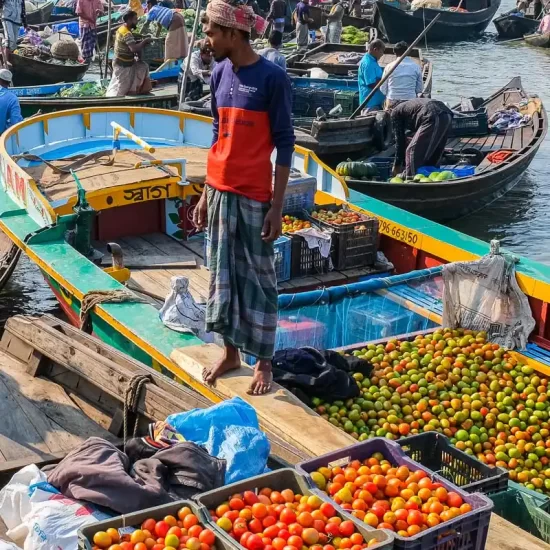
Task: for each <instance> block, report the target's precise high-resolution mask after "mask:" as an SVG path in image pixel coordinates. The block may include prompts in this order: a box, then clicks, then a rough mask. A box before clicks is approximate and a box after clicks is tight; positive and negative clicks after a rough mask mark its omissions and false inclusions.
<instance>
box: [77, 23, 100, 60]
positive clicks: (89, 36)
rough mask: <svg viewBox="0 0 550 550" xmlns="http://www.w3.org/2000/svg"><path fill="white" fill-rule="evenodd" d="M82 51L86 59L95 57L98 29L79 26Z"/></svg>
mask: <svg viewBox="0 0 550 550" xmlns="http://www.w3.org/2000/svg"><path fill="white" fill-rule="evenodd" d="M79 34H80V53H81V54H82V58H83V59H84V60H85V61H87V62H88V61H91V60H92V58H93V57H94V49H95V44H96V37H97V31H96V29H92V28H91V27H83V26H80V27H79Z"/></svg>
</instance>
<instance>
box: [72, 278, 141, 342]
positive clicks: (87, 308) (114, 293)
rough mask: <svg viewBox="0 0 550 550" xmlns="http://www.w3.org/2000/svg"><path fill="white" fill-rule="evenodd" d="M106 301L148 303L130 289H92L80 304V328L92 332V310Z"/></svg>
mask: <svg viewBox="0 0 550 550" xmlns="http://www.w3.org/2000/svg"><path fill="white" fill-rule="evenodd" d="M106 302H111V303H118V304H120V303H123V302H138V303H146V302H145V300H144V299H143V298H140V297H139V296H138V295H137V294H134V293H133V292H130V291H129V290H126V289H122V288H117V289H114V290H90V291H89V292H86V294H84V297H83V298H82V301H81V304H80V329H81V330H83V331H84V332H86V333H88V334H91V333H92V323H91V320H90V315H89V314H90V312H91V311H92V309H93V308H94V307H95V306H97V305H99V304H104V303H106Z"/></svg>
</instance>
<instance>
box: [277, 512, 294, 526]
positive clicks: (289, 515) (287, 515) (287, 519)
mask: <svg viewBox="0 0 550 550" xmlns="http://www.w3.org/2000/svg"><path fill="white" fill-rule="evenodd" d="M279 519H280V520H281V521H282V522H284V523H286V524H287V525H290V524H291V523H296V513H295V512H294V510H291V509H290V508H285V509H284V510H283V511H282V512H281V516H280V518H279Z"/></svg>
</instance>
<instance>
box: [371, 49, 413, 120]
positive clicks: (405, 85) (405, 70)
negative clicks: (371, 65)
mask: <svg viewBox="0 0 550 550" xmlns="http://www.w3.org/2000/svg"><path fill="white" fill-rule="evenodd" d="M408 48H409V45H408V44H407V43H406V42H398V43H397V44H396V45H395V47H394V53H395V56H396V57H398V58H399V57H401V56H402V55H403V54H404V53H405V52H406V51H407V49H408ZM396 63H397V60H396V61H392V62H391V63H389V64H388V65H386V67H385V68H384V74H383V76H382V78H383V77H384V76H385V75H386V74H388V73H389V72H390V71H391V70H392V68H393V67H394V65H395V64H396ZM423 87H424V85H423V83H422V69H421V68H420V65H419V64H418V63H416V61H414V60H413V59H412V58H411V57H408V56H407V57H405V59H403V61H401V63H400V64H399V65H398V66H397V68H396V69H395V70H394V71H393V73H392V74H391V75H390V77H389V78H388V79H387V80H386V82H384V84H382V86H381V87H380V91H381V92H382V93H383V94H384V95H385V96H386V105H385V107H386V109H387V110H388V111H389V110H391V109H393V108H394V107H397V105H399V104H400V103H403V101H408V100H409V99H415V98H416V97H418V96H419V95H420V94H421V93H422V89H423Z"/></svg>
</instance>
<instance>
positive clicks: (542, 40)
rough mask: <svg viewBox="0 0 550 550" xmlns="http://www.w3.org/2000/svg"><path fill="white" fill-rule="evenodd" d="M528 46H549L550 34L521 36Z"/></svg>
mask: <svg viewBox="0 0 550 550" xmlns="http://www.w3.org/2000/svg"><path fill="white" fill-rule="evenodd" d="M523 38H524V40H525V42H527V44H529V45H530V46H536V47H538V48H550V34H548V33H547V34H536V33H535V34H529V35H527V36H524V37H523Z"/></svg>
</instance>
